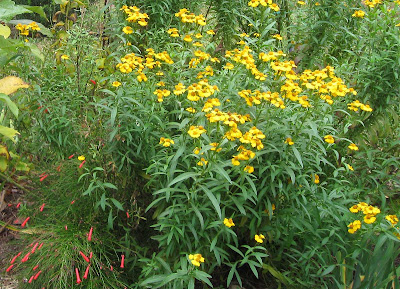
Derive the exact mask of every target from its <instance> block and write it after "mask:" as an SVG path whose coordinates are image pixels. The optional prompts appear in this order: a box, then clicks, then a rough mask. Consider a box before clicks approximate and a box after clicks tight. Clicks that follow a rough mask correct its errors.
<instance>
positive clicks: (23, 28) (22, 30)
mask: <svg viewBox="0 0 400 289" xmlns="http://www.w3.org/2000/svg"><path fill="white" fill-rule="evenodd" d="M15 29H17V30H19V34H20V35H23V36H28V35H29V30H32V31H40V27H39V25H38V24H37V23H36V22H31V23H30V24H21V23H18V24H17V25H15Z"/></svg>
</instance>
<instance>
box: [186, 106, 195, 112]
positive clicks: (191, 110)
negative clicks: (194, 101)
mask: <svg viewBox="0 0 400 289" xmlns="http://www.w3.org/2000/svg"><path fill="white" fill-rule="evenodd" d="M186 111H188V112H190V113H195V112H196V110H195V109H194V108H193V107H188V108H187V109H186Z"/></svg>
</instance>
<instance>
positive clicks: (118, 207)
mask: <svg viewBox="0 0 400 289" xmlns="http://www.w3.org/2000/svg"><path fill="white" fill-rule="evenodd" d="M110 200H111V202H113V204H114V206H116V207H117V209H118V210H121V211H123V210H124V207H123V206H122V204H121V203H120V202H119V201H118V200H116V199H114V198H111V199H110Z"/></svg>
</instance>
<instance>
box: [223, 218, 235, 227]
mask: <svg viewBox="0 0 400 289" xmlns="http://www.w3.org/2000/svg"><path fill="white" fill-rule="evenodd" d="M224 225H225V226H227V227H228V228H230V227H232V226H235V223H234V222H233V220H232V218H229V219H227V218H225V219H224Z"/></svg>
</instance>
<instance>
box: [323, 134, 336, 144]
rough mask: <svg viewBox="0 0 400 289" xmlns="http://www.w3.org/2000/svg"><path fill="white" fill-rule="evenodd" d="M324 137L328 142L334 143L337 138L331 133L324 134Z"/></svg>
mask: <svg viewBox="0 0 400 289" xmlns="http://www.w3.org/2000/svg"><path fill="white" fill-rule="evenodd" d="M324 139H325V141H326V142H327V143H334V142H335V139H334V138H333V136H331V135H330V134H328V135H326V136H324Z"/></svg>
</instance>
